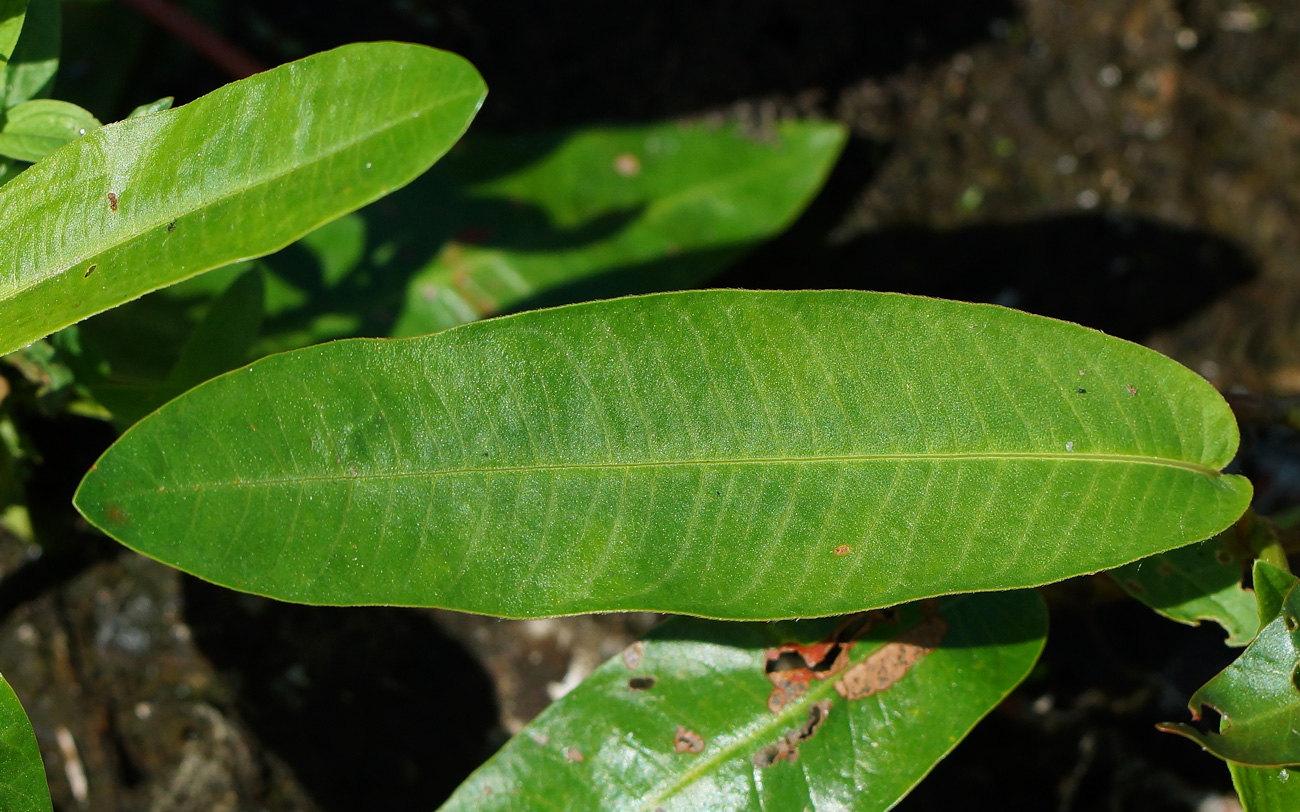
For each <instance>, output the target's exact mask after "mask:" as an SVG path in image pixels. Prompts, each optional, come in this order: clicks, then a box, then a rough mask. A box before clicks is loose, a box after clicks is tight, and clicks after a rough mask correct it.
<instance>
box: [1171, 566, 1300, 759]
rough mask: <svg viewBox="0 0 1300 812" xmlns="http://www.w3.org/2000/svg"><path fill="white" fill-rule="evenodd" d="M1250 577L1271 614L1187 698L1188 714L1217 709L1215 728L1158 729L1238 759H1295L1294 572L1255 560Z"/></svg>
mask: <svg viewBox="0 0 1300 812" xmlns="http://www.w3.org/2000/svg"><path fill="white" fill-rule="evenodd" d="M1254 581H1255V584H1256V589H1257V592H1258V594H1259V599H1260V607H1261V609H1264V610H1273V609H1275V613H1273V614H1272V616H1271V617H1269V618H1268V620H1267V622H1266V623H1263V624H1262V627H1261V628H1260V630H1259V635H1258V636H1256V638H1255V639H1254V641H1252V642H1251V644H1250V645H1249V646H1247V647H1246V650H1245V651H1243V652H1242V654H1241V656H1240V657H1238V658H1237V659H1236V661H1234V662H1233V663H1232V665H1230V666H1228V667H1227V668H1225V669H1224V670H1223V671H1222V672H1221V673H1219V675H1218V676H1216V677H1215V678H1214V679H1212V680H1210V681H1209V682H1208V683H1206V684H1205V686H1204V687H1203V688H1201V689H1200V690H1199V691H1197V692H1196V693H1195V694H1193V695H1192V699H1191V702H1190V703H1189V706H1190V707H1191V709H1192V716H1193V718H1199V717H1200V714H1201V710H1202V708H1203V707H1206V706H1208V707H1210V708H1213V709H1214V710H1216V711H1218V713H1219V714H1220V717H1221V718H1220V720H1219V732H1218V733H1203V732H1201V731H1199V730H1197V729H1196V728H1195V727H1193V726H1191V725H1188V724H1165V725H1162V726H1161V728H1162V729H1163V730H1167V731H1169V732H1170V733H1178V734H1180V735H1183V736H1186V737H1187V738H1189V739H1192V740H1193V741H1195V742H1197V743H1198V744H1200V745H1201V746H1202V747H1204V748H1205V749H1206V750H1209V751H1210V752H1211V753H1213V754H1214V755H1216V756H1218V757H1219V758H1223V759H1226V760H1228V761H1235V762H1237V763H1239V764H1245V765H1247V766H1255V767H1279V766H1286V765H1292V766H1294V765H1300V682H1298V680H1300V587H1298V586H1297V581H1296V579H1295V578H1294V576H1291V575H1290V574H1289V573H1284V572H1282V571H1281V570H1278V569H1277V568H1276V567H1273V566H1272V565H1270V564H1267V563H1264V562H1262V561H1257V562H1256V563H1255V577H1254ZM1280 583H1285V584H1286V587H1285V591H1282V590H1280V589H1278V585H1279V584H1280Z"/></svg>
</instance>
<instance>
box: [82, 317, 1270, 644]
mask: <svg viewBox="0 0 1300 812" xmlns="http://www.w3.org/2000/svg"><path fill="white" fill-rule="evenodd" d="M1236 444H1237V433H1236V427H1235V423H1234V422H1233V417H1232V413H1231V412H1230V411H1229V410H1228V408H1227V406H1226V404H1224V402H1223V400H1222V399H1221V398H1220V397H1219V395H1218V393H1216V392H1215V391H1214V390H1213V389H1212V388H1211V387H1210V386H1209V385H1208V384H1207V383H1206V382H1205V381H1204V380H1203V379H1201V378H1200V377H1199V376H1197V375H1196V374H1194V373H1192V372H1190V371H1189V370H1187V369H1185V368H1183V367H1181V366H1179V365H1178V364H1176V363H1174V362H1173V361H1170V360H1169V359H1167V358H1164V357H1163V356H1160V355H1158V354H1156V353H1154V352H1152V351H1150V350H1147V349H1145V348H1143V347H1140V346H1137V345H1134V344H1130V343H1128V342H1125V341H1120V340H1117V339H1113V338H1109V337H1107V336H1104V335H1102V334H1100V333H1097V332H1095V331H1092V330H1088V329H1085V328H1082V327H1079V326H1077V325H1071V324H1066V323H1063V322H1058V321H1053V320H1051V319H1045V318H1041V317H1036V316H1030V315H1028V314H1025V313H1018V312H1015V311H1011V310H1006V309H1004V308H1000V307H996V306H991V305H971V304H960V303H956V302H945V301H941V300H935V299H924V298H919V297H910V296H900V295H894V294H873V293H862V292H855V291H832V292H793V293H776V292H766V293H764V292H742V291H705V292H693V293H674V294H660V295H654V296H645V297H633V298H627V299H615V300H611V301H606V302H595V303H589V304H583V305H574V306H570V307H562V308H557V309H554V310H544V311H535V312H529V313H522V314H519V315H516V316H510V317H507V318H502V319H497V320H494V321H487V322H479V323H475V324H470V325H465V326H462V327H457V328H454V329H451V330H447V331H444V332H442V333H437V334H434V335H432V336H426V337H423V338H416V339H407V340H401V341H393V340H384V339H369V340H366V339H360V340H352V341H341V342H335V343H332V344H327V345H321V346H318V347H311V348H307V349H305V350H300V351H296V352H292V353H284V354H282V355H277V356H271V357H269V358H265V359H263V360H261V361H258V362H257V363H254V364H253V365H251V366H249V367H247V368H245V369H243V370H239V371H236V372H232V373H230V374H228V375H225V376H223V377H221V378H217V379H215V380H213V381H210V382H208V383H207V384H204V385H202V386H200V387H197V388H196V389H194V390H192V391H191V392H190V393H188V394H187V395H185V396H183V397H181V398H179V399H177V400H175V401H173V402H172V403H170V404H169V405H167V406H165V407H163V408H162V409H161V410H159V411H158V412H155V413H154V414H153V415H152V416H151V417H149V418H148V419H146V420H144V421H142V422H141V423H139V424H137V426H136V427H135V428H134V429H132V430H131V431H129V432H127V433H126V434H125V435H124V436H123V437H122V439H121V440H119V441H118V443H117V444H116V445H115V446H114V447H113V448H111V449H110V450H109V451H108V452H107V453H106V454H105V455H104V457H103V458H102V459H101V460H100V461H99V463H98V464H97V468H96V469H95V470H92V471H91V472H90V473H89V474H88V475H87V478H86V479H85V481H84V482H83V483H82V486H81V488H80V491H79V493H78V495H77V500H76V501H77V505H78V507H79V508H80V509H81V510H82V512H83V513H84V514H85V515H86V516H87V518H89V519H90V520H91V521H92V522H93V523H94V524H96V525H97V526H99V527H100V528H102V529H104V530H105V531H106V532H108V533H109V534H110V535H112V536H114V537H115V538H117V539H119V540H120V541H122V542H123V543H125V544H127V545H128V546H130V547H132V548H134V549H137V550H140V551H141V552H144V553H146V554H148V555H151V556H154V557H157V558H158V559H160V560H162V561H165V562H168V563H170V564H172V565H174V566H177V567H180V568H181V569H184V570H187V571H189V572H193V573H196V574H198V575H200V576H201V577H203V578H207V579H210V580H212V581H215V582H218V583H221V584H225V585H227V586H232V587H235V588H238V589H244V590H248V591H252V592H258V593H262V594H267V595H272V596H275V597H279V598H283V599H288V600H294V601H303V602H311V603H325V604H345V603H362V604H366V603H385V604H407V605H433V606H442V607H449V608H455V609H461V610H467V611H474V612H485V613H491V614H498V615H508V616H538V615H557V614H565V613H576V612H590V611H602V610H631V609H647V610H663V611H669V612H678V613H684V614H694V615H702V616H709V617H719V618H754V619H760V618H776V617H796V616H816V615H831V614H843V613H846V612H853V611H858V610H861V609H866V608H871V607H878V606H890V605H893V604H896V603H899V602H902V601H906V600H912V599H916V598H922V597H927V596H932V595H941V594H946V593H951V592H961V591H969V590H989V589H1007V588H1014V587H1022V586H1029V585H1034V584H1041V583H1044V582H1048V581H1054V580H1057V579H1061V578H1066V577H1069V576H1072V575H1077V574H1079V573H1084V572H1094V571H1097V570H1101V569H1106V568H1109V567H1114V566H1118V565H1120V564H1123V563H1126V562H1128V561H1132V560H1134V559H1137V558H1140V557H1142V556H1146V555H1151V554H1152V553H1155V552H1159V551H1161V550H1165V549H1169V548H1172V547H1177V546H1180V545H1184V544H1188V543H1191V542H1193V541H1197V540H1199V539H1202V538H1205V537H1207V536H1210V535H1212V534H1213V533H1216V532H1218V531H1220V530H1222V529H1223V528H1224V527H1226V526H1227V525H1229V524H1230V523H1231V522H1232V521H1233V520H1234V519H1236V518H1237V516H1238V515H1239V514H1240V513H1241V511H1242V510H1243V509H1244V508H1245V506H1246V503H1247V501H1248V500H1249V498H1250V486H1249V484H1248V483H1247V482H1246V480H1244V479H1242V478H1241V477H1236V476H1227V475H1223V474H1220V473H1219V468H1220V467H1222V466H1223V465H1224V464H1226V463H1227V462H1228V460H1230V459H1231V458H1232V455H1233V452H1234V450H1235V448H1236Z"/></svg>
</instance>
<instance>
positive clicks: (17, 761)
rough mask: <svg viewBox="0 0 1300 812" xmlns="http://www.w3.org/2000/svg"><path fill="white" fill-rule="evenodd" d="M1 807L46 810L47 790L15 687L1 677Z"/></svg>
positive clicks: (17, 811) (11, 810)
mask: <svg viewBox="0 0 1300 812" xmlns="http://www.w3.org/2000/svg"><path fill="white" fill-rule="evenodd" d="M0 809H3V810H4V812H49V811H50V809H51V806H50V790H49V788H48V787H47V786H46V784H45V765H44V764H42V763H41V750H40V747H38V746H37V744H36V736H35V735H33V733H32V724H31V722H29V721H27V714H26V713H24V712H23V706H22V705H21V704H19V702H18V697H17V696H15V695H14V689H13V688H11V687H10V686H9V683H8V682H7V681H5V678H4V677H0Z"/></svg>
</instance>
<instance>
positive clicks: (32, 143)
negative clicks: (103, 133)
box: [0, 99, 100, 163]
mask: <svg viewBox="0 0 1300 812" xmlns="http://www.w3.org/2000/svg"><path fill="white" fill-rule="evenodd" d="M99 127H100V124H99V120H98V119H97V118H95V117H94V116H92V115H91V114H90V113H89V112H87V111H86V110H83V109H82V108H80V107H78V106H77V105H75V104H72V103H71V102H65V101H59V100H57V99H33V100H32V101H27V102H23V103H22V104H20V105H18V106H16V107H13V108H10V109H9V110H8V111H6V113H5V120H4V126H3V127H0V155H3V156H6V157H9V158H14V159H16V160H19V161H29V162H33V163H34V162H36V161H39V160H41V159H42V158H44V157H45V156H47V155H49V154H50V153H52V152H54V151H55V150H56V149H58V148H59V147H61V146H63V145H64V144H69V143H71V142H73V141H75V140H77V139H78V138H80V137H81V136H83V135H85V134H86V133H88V132H94V131H95V130H97V129H99Z"/></svg>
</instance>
